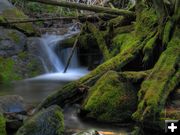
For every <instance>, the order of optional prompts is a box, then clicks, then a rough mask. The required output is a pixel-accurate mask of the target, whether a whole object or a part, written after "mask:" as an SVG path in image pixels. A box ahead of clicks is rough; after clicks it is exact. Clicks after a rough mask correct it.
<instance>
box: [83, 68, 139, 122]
mask: <svg viewBox="0 0 180 135" xmlns="http://www.w3.org/2000/svg"><path fill="white" fill-rule="evenodd" d="M135 106H136V94H135V89H134V87H133V86H132V85H131V83H129V82H122V81H120V80H119V75H118V73H117V72H114V71H109V72H108V73H106V74H105V75H103V76H102V77H101V78H100V79H99V80H98V81H97V82H96V84H95V85H94V86H93V87H92V88H90V90H89V94H88V98H87V100H86V101H85V103H84V105H83V110H85V111H87V112H88V114H87V117H91V118H95V119H97V120H98V121H105V122H120V121H125V120H127V119H130V117H131V115H132V112H133V110H134V109H135Z"/></svg>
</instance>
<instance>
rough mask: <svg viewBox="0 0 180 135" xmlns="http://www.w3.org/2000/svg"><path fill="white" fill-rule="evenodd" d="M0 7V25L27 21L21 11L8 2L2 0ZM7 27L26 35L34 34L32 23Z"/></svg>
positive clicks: (26, 17)
mask: <svg viewBox="0 0 180 135" xmlns="http://www.w3.org/2000/svg"><path fill="white" fill-rule="evenodd" d="M0 5H1V6H0V23H6V22H11V21H13V20H18V19H28V16H26V15H25V14H24V13H23V12H22V11H20V10H18V9H17V8H15V7H14V6H13V5H12V4H10V3H9V2H8V0H2V1H1V3H0ZM1 7H3V8H1ZM9 25H11V26H12V27H15V28H17V29H19V30H20V31H23V32H24V33H26V34H27V35H33V34H35V33H36V32H35V29H34V28H33V25H32V23H19V24H18V23H16V24H9Z"/></svg>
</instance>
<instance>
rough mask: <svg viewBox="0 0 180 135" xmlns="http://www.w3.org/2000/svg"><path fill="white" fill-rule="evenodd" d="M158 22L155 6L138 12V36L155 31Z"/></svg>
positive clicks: (136, 24) (136, 25)
mask: <svg viewBox="0 0 180 135" xmlns="http://www.w3.org/2000/svg"><path fill="white" fill-rule="evenodd" d="M157 24H158V17H157V15H156V12H155V10H154V9H153V8H144V9H143V10H142V11H141V12H139V13H137V19H136V23H135V29H136V36H139V37H145V36H147V35H148V34H149V32H152V31H154V29H155V28H156V26H157Z"/></svg>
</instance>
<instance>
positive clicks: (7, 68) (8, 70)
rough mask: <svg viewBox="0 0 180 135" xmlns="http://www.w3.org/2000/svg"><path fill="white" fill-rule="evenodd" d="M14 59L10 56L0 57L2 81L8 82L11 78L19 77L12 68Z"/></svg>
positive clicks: (16, 78)
mask: <svg viewBox="0 0 180 135" xmlns="http://www.w3.org/2000/svg"><path fill="white" fill-rule="evenodd" d="M14 64H15V63H14V61H13V60H12V59H11V58H2V57H0V74H1V77H2V83H9V82H10V81H12V80H19V79H20V77H19V76H18V75H17V73H16V71H15V70H14Z"/></svg>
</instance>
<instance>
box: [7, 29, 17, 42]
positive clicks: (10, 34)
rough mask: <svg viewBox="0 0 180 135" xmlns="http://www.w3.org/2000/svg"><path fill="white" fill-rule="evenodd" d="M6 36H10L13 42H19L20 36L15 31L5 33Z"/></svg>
mask: <svg viewBox="0 0 180 135" xmlns="http://www.w3.org/2000/svg"><path fill="white" fill-rule="evenodd" d="M7 36H8V37H10V38H11V39H12V40H13V41H14V42H15V43H19V42H20V37H19V36H18V35H17V33H16V32H14V31H12V32H9V33H8V34H7Z"/></svg>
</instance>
